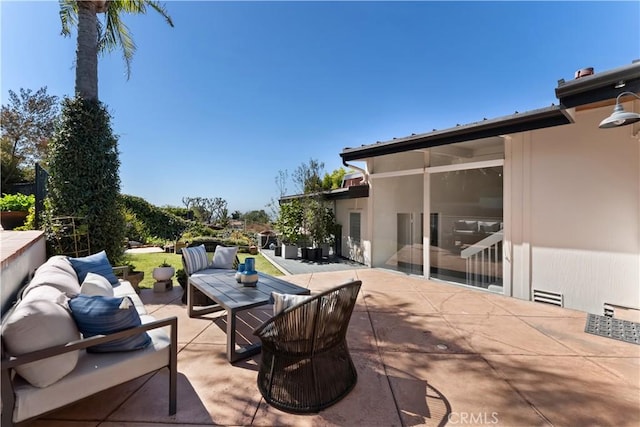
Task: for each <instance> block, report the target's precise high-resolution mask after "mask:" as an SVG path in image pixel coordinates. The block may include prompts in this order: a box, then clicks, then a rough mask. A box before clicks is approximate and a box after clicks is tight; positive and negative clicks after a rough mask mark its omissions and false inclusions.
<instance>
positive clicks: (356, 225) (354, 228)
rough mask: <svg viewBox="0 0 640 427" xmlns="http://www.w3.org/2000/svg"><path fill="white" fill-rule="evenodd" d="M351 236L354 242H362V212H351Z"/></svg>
mask: <svg viewBox="0 0 640 427" xmlns="http://www.w3.org/2000/svg"><path fill="white" fill-rule="evenodd" d="M349 237H351V241H352V242H353V243H358V244H359V243H360V212H351V213H349Z"/></svg>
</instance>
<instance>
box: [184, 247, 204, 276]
mask: <svg viewBox="0 0 640 427" xmlns="http://www.w3.org/2000/svg"><path fill="white" fill-rule="evenodd" d="M182 256H183V257H184V263H185V267H186V268H187V274H189V275H191V274H193V273H195V272H196V271H200V270H204V269H205V268H207V266H208V265H209V258H207V250H206V249H205V247H204V245H200V246H194V247H192V248H183V249H182Z"/></svg>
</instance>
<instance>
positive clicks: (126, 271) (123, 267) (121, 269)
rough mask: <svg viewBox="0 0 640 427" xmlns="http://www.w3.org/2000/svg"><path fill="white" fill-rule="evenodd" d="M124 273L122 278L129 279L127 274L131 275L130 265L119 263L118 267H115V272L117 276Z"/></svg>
mask: <svg viewBox="0 0 640 427" xmlns="http://www.w3.org/2000/svg"><path fill="white" fill-rule="evenodd" d="M119 273H122V278H123V279H124V280H127V276H128V275H129V266H128V265H118V266H116V267H113V274H115V275H116V276H119V275H120V274H119Z"/></svg>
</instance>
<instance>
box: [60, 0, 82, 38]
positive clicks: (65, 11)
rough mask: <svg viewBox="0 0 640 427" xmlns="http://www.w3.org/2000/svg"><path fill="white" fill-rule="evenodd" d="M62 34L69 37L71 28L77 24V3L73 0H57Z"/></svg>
mask: <svg viewBox="0 0 640 427" xmlns="http://www.w3.org/2000/svg"><path fill="white" fill-rule="evenodd" d="M58 3H59V4H60V22H61V23H62V35H63V36H65V37H69V36H70V35H71V28H72V27H77V26H78V4H77V2H75V1H74V0H59V1H58Z"/></svg>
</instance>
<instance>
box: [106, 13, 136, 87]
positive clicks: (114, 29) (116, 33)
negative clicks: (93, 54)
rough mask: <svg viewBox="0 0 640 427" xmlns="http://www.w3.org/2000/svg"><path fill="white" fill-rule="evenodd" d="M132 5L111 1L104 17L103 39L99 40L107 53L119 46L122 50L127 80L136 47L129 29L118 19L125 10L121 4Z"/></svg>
mask: <svg viewBox="0 0 640 427" xmlns="http://www.w3.org/2000/svg"><path fill="white" fill-rule="evenodd" d="M123 3H124V4H127V3H133V2H127V1H112V2H111V3H109V8H108V9H107V12H106V13H105V15H106V18H105V19H106V28H105V31H104V34H103V37H102V38H101V39H100V44H101V46H103V49H107V50H109V51H111V50H113V49H115V48H116V47H118V46H120V47H121V48H122V57H123V59H124V62H125V66H126V70H127V71H126V72H127V79H129V77H130V76H131V60H132V59H133V54H134V53H135V51H136V45H135V43H134V41H133V38H131V34H130V33H129V28H128V27H127V26H126V25H125V24H124V22H122V20H121V19H120V12H122V11H123V10H125V9H124V8H123V7H122V4H123Z"/></svg>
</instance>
